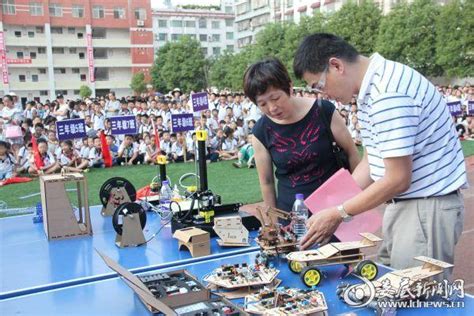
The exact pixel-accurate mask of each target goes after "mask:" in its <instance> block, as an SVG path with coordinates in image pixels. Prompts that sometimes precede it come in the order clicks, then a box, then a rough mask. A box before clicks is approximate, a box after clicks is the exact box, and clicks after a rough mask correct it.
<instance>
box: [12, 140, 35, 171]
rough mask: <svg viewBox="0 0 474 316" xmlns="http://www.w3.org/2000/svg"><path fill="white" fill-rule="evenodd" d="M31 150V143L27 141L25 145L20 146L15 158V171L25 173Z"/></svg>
mask: <svg viewBox="0 0 474 316" xmlns="http://www.w3.org/2000/svg"><path fill="white" fill-rule="evenodd" d="M32 152H33V144H32V143H31V142H28V143H27V144H25V146H23V147H21V148H20V150H19V151H18V158H17V168H16V172H17V173H18V174H20V173H27V172H28V168H29V167H30V157H31V155H32Z"/></svg>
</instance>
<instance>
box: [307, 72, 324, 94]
mask: <svg viewBox="0 0 474 316" xmlns="http://www.w3.org/2000/svg"><path fill="white" fill-rule="evenodd" d="M327 73H328V66H326V67H325V68H324V71H323V73H322V75H321V77H320V78H319V81H318V82H317V83H316V84H313V85H312V86H311V87H309V89H310V90H312V91H315V92H320V93H322V92H324V88H325V86H326V76H327Z"/></svg>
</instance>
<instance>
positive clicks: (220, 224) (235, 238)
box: [213, 216, 249, 247]
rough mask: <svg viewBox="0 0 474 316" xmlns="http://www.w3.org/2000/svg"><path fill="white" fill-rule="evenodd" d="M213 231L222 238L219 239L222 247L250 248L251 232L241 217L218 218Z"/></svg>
mask: <svg viewBox="0 0 474 316" xmlns="http://www.w3.org/2000/svg"><path fill="white" fill-rule="evenodd" d="M213 229H214V231H215V232H216V234H217V236H219V237H220V238H221V239H217V243H218V244H219V246H221V247H245V246H249V242H248V241H249V231H248V230H247V228H245V227H244V225H243V224H242V218H241V217H240V216H228V217H216V218H214V227H213Z"/></svg>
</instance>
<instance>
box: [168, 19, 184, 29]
mask: <svg viewBox="0 0 474 316" xmlns="http://www.w3.org/2000/svg"><path fill="white" fill-rule="evenodd" d="M171 27H183V21H181V20H172V21H171Z"/></svg>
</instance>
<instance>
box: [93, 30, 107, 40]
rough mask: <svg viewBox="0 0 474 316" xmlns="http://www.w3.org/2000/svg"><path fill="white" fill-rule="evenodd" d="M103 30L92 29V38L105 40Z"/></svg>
mask: <svg viewBox="0 0 474 316" xmlns="http://www.w3.org/2000/svg"><path fill="white" fill-rule="evenodd" d="M105 33H106V32H105V29H101V28H94V29H92V38H105Z"/></svg>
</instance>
